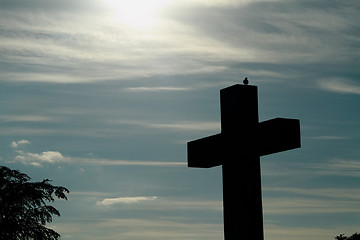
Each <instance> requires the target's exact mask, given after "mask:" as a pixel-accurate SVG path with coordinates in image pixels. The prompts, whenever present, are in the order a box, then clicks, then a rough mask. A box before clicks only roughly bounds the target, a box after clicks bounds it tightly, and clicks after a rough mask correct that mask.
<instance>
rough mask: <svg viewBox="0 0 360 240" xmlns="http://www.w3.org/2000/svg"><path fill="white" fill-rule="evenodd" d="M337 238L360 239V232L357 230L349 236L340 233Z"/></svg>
mask: <svg viewBox="0 0 360 240" xmlns="http://www.w3.org/2000/svg"><path fill="white" fill-rule="evenodd" d="M335 240H360V234H359V233H357V232H356V233H354V234H353V235H351V236H349V237H347V236H345V235H344V234H340V235H339V236H336V237H335Z"/></svg>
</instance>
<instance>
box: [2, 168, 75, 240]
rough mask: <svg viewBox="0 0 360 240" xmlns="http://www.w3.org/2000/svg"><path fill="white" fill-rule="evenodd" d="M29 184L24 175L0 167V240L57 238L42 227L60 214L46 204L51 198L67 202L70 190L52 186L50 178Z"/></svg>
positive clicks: (50, 231) (51, 231)
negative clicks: (67, 194)
mask: <svg viewBox="0 0 360 240" xmlns="http://www.w3.org/2000/svg"><path fill="white" fill-rule="evenodd" d="M29 181H30V177H29V176H28V175H26V174H24V173H21V172H19V171H17V170H11V169H9V168H7V167H4V166H1V167H0V239H8V240H12V239H24V240H28V239H29V240H30V239H36V240H56V239H58V238H59V237H60V235H59V234H58V233H57V232H55V231H54V230H53V229H49V228H46V227H45V224H46V223H50V222H52V215H57V216H60V212H59V211H58V210H57V209H56V208H54V207H53V206H50V205H48V202H53V201H54V200H55V199H54V197H57V198H58V199H65V200H67V197H66V193H69V190H68V189H67V188H65V187H61V186H53V185H51V184H50V180H49V179H45V180H43V181H41V182H29Z"/></svg>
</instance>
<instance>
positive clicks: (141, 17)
mask: <svg viewBox="0 0 360 240" xmlns="http://www.w3.org/2000/svg"><path fill="white" fill-rule="evenodd" d="M172 1H173V0H105V2H106V4H107V6H108V7H110V8H111V10H112V11H113V12H114V15H115V19H116V21H118V22H119V23H121V24H123V25H125V26H127V27H130V28H134V29H144V28H147V27H151V26H153V25H155V24H157V23H158V21H159V18H158V13H159V12H160V11H161V10H162V9H163V8H164V7H165V6H166V5H167V4H169V3H170V2H172Z"/></svg>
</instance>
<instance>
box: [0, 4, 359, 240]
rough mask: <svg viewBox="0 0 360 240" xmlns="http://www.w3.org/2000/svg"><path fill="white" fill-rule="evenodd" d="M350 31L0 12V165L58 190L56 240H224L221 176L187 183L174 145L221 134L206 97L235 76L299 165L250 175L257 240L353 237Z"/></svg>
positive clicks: (198, 12)
mask: <svg viewBox="0 0 360 240" xmlns="http://www.w3.org/2000/svg"><path fill="white" fill-rule="evenodd" d="M359 16H360V3H359V1H357V0H348V1H336V0H333V1H328V0H316V1H310V0H309V1H307V0H290V1H282V0H271V1H257V0H255V1H254V0H251V1H250V0H153V1H150V0H132V1H127V0H123V1H122V0H118V1H116V0H77V1H72V0H62V1H55V0H54V1H52V0H17V1H14V0H0V104H1V111H0V150H1V151H0V163H1V165H6V166H8V167H10V168H12V169H19V170H20V171H23V172H25V173H27V174H28V175H30V176H31V177H32V179H33V180H34V181H40V180H42V179H44V178H50V179H53V184H55V185H61V186H65V187H67V188H69V190H70V191H71V193H70V195H69V201H67V202H65V201H60V200H59V201H58V202H56V203H55V206H56V207H57V208H58V209H59V210H60V212H61V213H62V216H61V217H60V218H57V217H56V218H54V222H53V223H52V224H51V226H52V227H53V228H54V229H55V230H56V231H58V232H59V233H60V234H61V235H62V239H64V240H85V239H94V240H97V239H104V240H112V239H122V240H159V239H160V240H162V239H164V240H165V239H166V240H169V239H173V240H180V239H181V240H184V239H187V240H218V239H223V225H222V221H223V220H222V186H221V184H222V183H221V168H220V167H217V168H212V169H190V168H187V165H186V160H187V159H186V142H187V141H190V140H194V139H198V138H201V137H205V136H208V135H212V134H216V133H218V132H219V131H220V111H219V110H220V109H219V108H220V107H219V90H220V89H222V88H225V87H228V86H231V85H233V84H237V83H241V82H242V80H243V79H244V77H245V76H247V77H248V78H249V80H250V84H252V85H257V86H258V91H259V93H258V95H259V118H260V120H261V121H264V120H267V119H271V118H274V117H288V118H298V119H300V121H301V134H302V148H301V149H296V150H292V151H288V152H284V153H278V154H274V155H270V156H266V157H263V158H262V160H261V164H262V187H263V205H264V228H265V238H266V239H267V240H275V239H276V240H285V239H293V240H300V239H308V240H330V239H333V238H334V236H336V235H338V234H340V233H345V234H352V233H355V232H358V231H360V229H359V225H360V158H359V156H360V110H359V106H360V80H359V78H360V58H359V56H360V51H359V49H360V28H359V22H360V17H359ZM238 161H241V159H238ZM239 171H244V169H239ZM234 191H238V192H239V197H241V194H242V192H241V183H239V185H238V186H234ZM241 217H242V216H239V218H241ZM239 227H241V226H239ZM244 231H246V229H244Z"/></svg>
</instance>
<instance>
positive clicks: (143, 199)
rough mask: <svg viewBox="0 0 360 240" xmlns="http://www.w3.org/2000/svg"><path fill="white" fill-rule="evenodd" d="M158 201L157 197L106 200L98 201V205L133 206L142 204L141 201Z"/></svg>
mask: <svg viewBox="0 0 360 240" xmlns="http://www.w3.org/2000/svg"><path fill="white" fill-rule="evenodd" d="M156 199H157V197H156V196H152V197H119V198H105V199H104V200H102V201H97V203H96V205H101V206H109V205H113V204H118V203H126V204H131V203H138V202H140V201H154V200H156Z"/></svg>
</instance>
